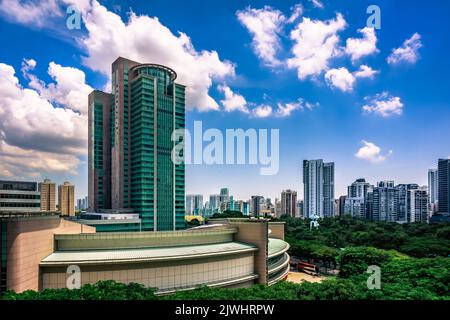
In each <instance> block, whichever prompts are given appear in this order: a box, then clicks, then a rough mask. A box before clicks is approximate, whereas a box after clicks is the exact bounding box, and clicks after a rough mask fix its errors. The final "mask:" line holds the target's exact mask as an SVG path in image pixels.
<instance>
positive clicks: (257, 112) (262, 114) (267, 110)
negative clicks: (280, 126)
mask: <svg viewBox="0 0 450 320" xmlns="http://www.w3.org/2000/svg"><path fill="white" fill-rule="evenodd" d="M252 113H253V116H255V117H256V118H267V117H269V116H270V115H272V107H271V106H269V105H265V104H263V105H259V106H257V107H256V108H254V109H253V110H252Z"/></svg>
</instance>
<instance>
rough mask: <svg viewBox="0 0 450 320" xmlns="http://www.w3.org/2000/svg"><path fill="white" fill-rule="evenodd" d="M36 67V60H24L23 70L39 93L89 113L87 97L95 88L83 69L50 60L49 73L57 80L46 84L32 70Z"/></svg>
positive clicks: (46, 97) (57, 102)
mask: <svg viewBox="0 0 450 320" xmlns="http://www.w3.org/2000/svg"><path fill="white" fill-rule="evenodd" d="M35 67H36V61H34V60H32V63H30V61H29V60H24V61H23V63H22V72H23V74H24V76H25V78H27V79H28V80H30V83H29V86H30V87H31V88H33V89H36V90H37V91H38V92H39V94H40V95H41V96H42V97H43V98H45V99H47V100H49V101H50V102H54V103H56V104H58V105H63V106H65V107H66V108H70V109H72V110H74V111H77V112H80V113H82V114H87V105H88V103H87V97H88V95H89V93H91V92H92V90H93V88H92V87H91V86H89V85H88V84H86V76H85V74H84V72H83V71H81V70H80V69H77V68H73V67H63V66H61V65H60V64H57V63H55V62H53V61H52V62H50V64H49V66H48V70H47V71H48V74H49V75H50V77H51V78H52V79H53V80H54V81H55V82H54V83H49V84H46V83H44V82H43V81H42V80H40V79H38V78H37V77H36V76H34V75H33V74H32V73H30V71H31V70H32V69H34V68H35Z"/></svg>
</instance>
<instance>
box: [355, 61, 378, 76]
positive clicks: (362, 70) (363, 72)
mask: <svg viewBox="0 0 450 320" xmlns="http://www.w3.org/2000/svg"><path fill="white" fill-rule="evenodd" d="M378 73H380V71H378V70H373V69H372V68H371V67H369V66H367V65H365V64H363V65H361V66H359V69H358V70H357V71H355V72H354V73H353V74H354V75H355V77H356V78H369V79H372V78H373V77H375V75H376V74H378Z"/></svg>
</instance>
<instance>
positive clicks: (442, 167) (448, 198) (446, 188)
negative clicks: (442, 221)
mask: <svg viewBox="0 0 450 320" xmlns="http://www.w3.org/2000/svg"><path fill="white" fill-rule="evenodd" d="M438 176H439V178H438V211H439V213H443V214H450V159H439V161H438Z"/></svg>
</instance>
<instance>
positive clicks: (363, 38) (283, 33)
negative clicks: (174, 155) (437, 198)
mask: <svg viewBox="0 0 450 320" xmlns="http://www.w3.org/2000/svg"><path fill="white" fill-rule="evenodd" d="M8 2H9V1H8ZM12 2H14V3H15V6H9V8H6V7H4V6H2V5H0V34H1V39H2V40H3V42H4V43H8V50H2V51H1V52H0V113H1V114H2V121H0V178H1V179H15V180H26V181H28V180H31V181H41V180H43V179H44V178H50V179H52V180H53V181H57V182H63V181H71V183H73V184H74V185H75V192H76V195H75V196H76V198H77V199H79V198H84V197H85V196H86V195H88V181H87V175H88V170H87V165H88V157H87V138H88V134H87V131H88V130H87V124H88V121H87V107H88V103H87V99H86V96H87V95H88V94H89V93H90V92H91V91H92V89H93V88H100V89H102V90H103V91H106V92H109V91H110V90H111V80H112V79H111V72H110V63H111V61H113V60H114V59H115V58H117V57H118V56H124V57H128V58H130V59H132V60H134V61H140V62H143V63H158V64H162V65H167V66H168V67H170V68H172V69H174V70H177V74H178V80H180V83H182V84H185V85H186V86H187V88H188V90H187V92H186V110H187V112H186V127H187V129H189V130H192V128H193V123H194V121H202V122H203V124H204V128H205V129H207V128H215V129H218V130H220V131H222V132H223V131H224V130H226V129H227V128H230V129H236V128H242V129H249V128H254V129H279V130H280V132H279V133H280V154H279V158H280V163H279V171H278V173H277V174H276V175H274V176H261V175H260V172H259V169H260V167H259V166H252V165H250V166H249V165H230V166H207V165H199V166H196V165H187V166H186V193H191V194H202V195H203V196H204V199H207V197H208V196H209V194H214V193H215V192H216V191H214V190H218V189H220V188H221V187H222V186H228V187H229V188H230V189H231V190H232V192H233V195H234V196H235V197H236V199H249V198H250V197H251V196H252V195H254V194H261V195H264V196H265V197H270V198H272V199H274V198H276V197H280V196H281V191H282V190H285V189H292V190H296V191H297V192H298V195H299V198H302V197H303V196H302V195H303V186H302V170H301V168H302V161H303V160H304V159H324V161H332V162H334V163H335V166H336V167H335V197H336V198H337V197H339V196H340V195H344V194H345V193H346V186H348V185H349V184H351V183H352V182H353V181H355V179H357V178H362V177H363V178H365V179H366V180H367V181H369V182H370V183H372V184H375V183H376V182H377V181H382V180H387V179H392V180H394V181H396V183H400V184H410V183H417V184H419V185H427V178H428V177H427V172H428V169H430V168H434V167H436V159H439V158H448V157H449V156H450V145H448V144H447V145H446V144H445V143H434V142H435V141H439V140H442V141H448V140H450V133H449V131H448V130H447V128H448V124H449V123H450V105H449V101H450V91H449V90H448V86H449V84H450V79H449V76H448V75H449V73H448V72H447V70H450V60H449V59H448V58H447V52H448V49H449V47H450V44H449V43H448V41H446V40H447V38H448V36H449V33H450V31H449V30H450V21H449V20H448V19H447V12H448V11H449V10H450V3H448V2H440V4H439V5H436V6H423V4H421V3H420V2H410V3H408V5H407V6H405V5H404V1H401V0H392V1H379V3H377V5H378V6H379V7H380V9H381V19H382V24H381V29H371V28H367V27H366V22H367V18H368V14H367V12H366V10H367V7H368V6H369V5H371V4H373V3H372V2H371V1H369V0H361V1H352V2H351V3H349V2H348V1H343V0H336V1H328V2H326V1H324V2H323V7H322V8H317V7H314V5H313V4H312V3H311V2H310V1H302V2H301V1H293V0H287V1H283V2H271V1H268V2H266V3H261V2H256V1H254V2H245V3H244V2H240V1H224V2H208V3H205V2H204V1H203V2H202V1H191V2H189V3H184V2H176V5H174V4H173V3H164V2H148V1H147V2H146V1H140V2H136V1H128V0H124V1H121V8H122V9H121V10H117V8H116V7H114V5H113V4H112V3H111V2H110V1H99V2H97V1H95V0H94V1H91V2H89V3H88V4H86V5H85V6H83V7H82V8H79V9H80V13H81V15H82V17H83V22H82V25H81V29H80V30H70V29H68V28H67V27H66V22H67V21H66V20H67V14H66V9H67V6H68V5H69V4H72V3H75V2H74V1H73V0H64V1H58V2H57V3H55V7H54V8H52V11H51V12H49V11H48V8H47V7H45V6H40V5H39V4H36V5H35V6H34V8H35V10H33V11H32V12H29V15H28V16H27V17H28V18H27V19H20V17H22V16H23V12H25V11H26V10H27V8H26V7H24V6H25V5H24V2H23V1H22V2H21V1H17V0H12V1H11V3H12ZM2 4H3V2H2ZM27 12H28V11H27ZM131 12H133V13H131ZM186 12H190V16H189V18H187V17H186V15H185V13H186ZM205 12H208V14H205ZM219 12H220V14H217V13H219ZM398 12H401V13H402V14H397V13H398ZM417 12H421V14H423V15H424V16H426V17H428V19H426V20H423V19H415V20H414V23H411V17H416V16H417ZM130 13H131V14H130ZM44 17H45V18H44ZM198 21H201V22H202V23H201V24H199V23H198ZM263 21H270V22H271V23H269V24H267V28H262V29H258V28H255V27H254V26H255V23H256V24H258V23H261V22H263ZM111 26H114V27H111ZM143 29H144V30H146V32H141V30H143ZM94 30H96V31H95V32H94ZM224 30H226V32H225V31H224ZM436 30H439V32H436ZM178 32H180V33H178ZM309 34H314V35H315V37H309V36H308V35H309ZM309 38H314V39H317V42H311V41H308V39H309ZM17 39H27V47H29V48H32V50H26V51H24V49H23V43H21V42H18V41H17ZM103 39H110V41H103ZM331 40H333V41H332V42H333V45H332V48H331V49H330V48H328V49H330V50H326V49H327V48H326V47H325V46H324V44H325V43H328V42H327V41H331ZM48 48H52V50H50V51H49V50H48ZM322 50H324V51H322ZM319 51H320V52H324V56H320V55H317V54H315V53H316V52H319ZM305 57H310V58H309V59H306V58H305ZM24 115H26V116H24ZM430 123H431V124H432V125H430Z"/></svg>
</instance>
